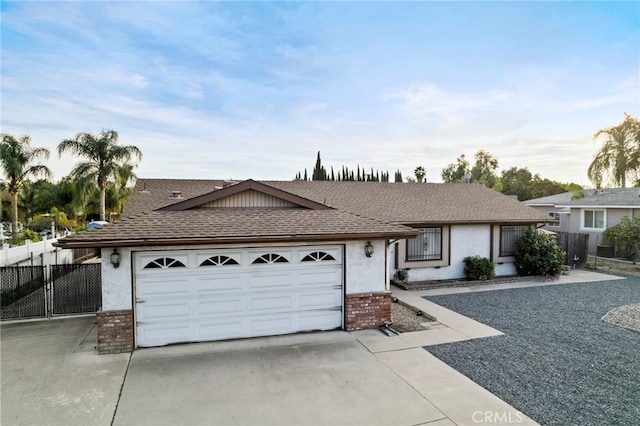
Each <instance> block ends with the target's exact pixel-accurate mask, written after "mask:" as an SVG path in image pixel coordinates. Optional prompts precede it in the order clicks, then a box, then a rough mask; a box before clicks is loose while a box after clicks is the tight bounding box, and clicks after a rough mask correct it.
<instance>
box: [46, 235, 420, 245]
mask: <svg viewBox="0 0 640 426" xmlns="http://www.w3.org/2000/svg"><path fill="white" fill-rule="evenodd" d="M416 235H418V232H416V231H409V230H407V231H389V232H369V233H350V234H318V235H266V236H261V237H256V236H253V235H252V236H238V237H219V238H147V239H128V240H125V239H118V240H115V239H114V240H102V241H89V240H84V241H64V240H58V241H57V242H56V243H54V245H55V246H56V247H60V248H66V249H74V248H103V247H105V248H108V247H141V246H170V245H203V244H236V243H237V244H244V243H247V244H248V243H283V242H317V241H340V240H375V239H391V238H412V237H415V236H416Z"/></svg>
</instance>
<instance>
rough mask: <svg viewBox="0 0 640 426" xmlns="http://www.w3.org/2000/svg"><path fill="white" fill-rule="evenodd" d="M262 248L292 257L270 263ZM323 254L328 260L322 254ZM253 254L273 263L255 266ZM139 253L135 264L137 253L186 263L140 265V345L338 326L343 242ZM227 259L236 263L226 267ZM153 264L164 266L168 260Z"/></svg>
mask: <svg viewBox="0 0 640 426" xmlns="http://www.w3.org/2000/svg"><path fill="white" fill-rule="evenodd" d="M264 253H267V254H268V253H276V254H278V255H284V257H285V258H286V259H288V260H289V263H284V262H279V263H278V262H275V261H274V259H276V258H275V257H274V256H271V255H270V256H267V257H264V255H263V254H264ZM326 253H328V254H329V255H331V257H332V258H333V260H326V259H327V256H326ZM308 254H311V255H310V256H309V255H308ZM178 255H180V256H178ZM258 255H259V256H263V258H264V259H263V260H265V262H266V261H274V263H264V262H263V263H259V264H252V263H251V261H252V259H254V258H257V257H256V256H258ZM136 256H137V257H136V262H137V263H138V264H140V263H141V262H142V261H141V260H140V259H141V258H142V260H144V261H148V260H149V259H151V258H153V259H165V258H179V259H181V260H183V263H184V264H185V265H187V266H185V267H179V268H178V267H175V268H170V267H167V268H165V269H161V268H154V269H152V270H147V269H137V273H136V277H135V283H136V320H137V322H138V323H137V344H138V346H160V345H165V344H169V343H178V342H195V341H210V340H221V339H233V338H245V337H255V336H269V335H277V334H287V333H295V332H299V331H309V330H332V329H336V328H340V327H341V326H342V320H343V316H342V315H343V314H342V306H343V275H342V274H343V269H342V265H341V263H342V249H341V248H340V247H336V246H332V247H327V246H321V247H319V248H316V247H314V246H309V247H299V248H291V249H288V250H285V251H283V250H282V249H281V248H275V249H271V248H265V249H248V250H235V251H234V252H230V251H224V250H198V251H195V250H194V251H191V252H190V251H188V250H185V251H182V252H180V251H177V252H176V251H173V252H154V253H142V254H138V255H136ZM225 256H227V257H225ZM228 258H233V260H234V261H235V262H237V264H231V265H229V264H228V263H229V262H230V260H228ZM305 258H306V260H304V261H303V260H302V259H305ZM163 262H164V263H163ZM203 262H204V263H205V264H204V265H203ZM225 262H226V263H225ZM156 263H160V264H162V265H168V264H169V263H168V261H166V260H162V261H158V262H156Z"/></svg>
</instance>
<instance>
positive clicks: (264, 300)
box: [249, 294, 293, 313]
mask: <svg viewBox="0 0 640 426" xmlns="http://www.w3.org/2000/svg"><path fill="white" fill-rule="evenodd" d="M292 302H293V296H292V295H288V294H283V295H271V296H270V295H264V296H251V297H249V311H250V312H252V313H257V312H264V311H266V312H268V311H282V310H283V309H284V310H289V309H290V308H291V305H292Z"/></svg>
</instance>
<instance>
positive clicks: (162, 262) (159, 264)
mask: <svg viewBox="0 0 640 426" xmlns="http://www.w3.org/2000/svg"><path fill="white" fill-rule="evenodd" d="M168 268H186V266H185V264H184V263H182V262H180V261H179V260H176V259H173V258H171V257H160V258H158V259H155V260H152V261H151V262H149V263H147V264H146V265H145V266H144V269H168Z"/></svg>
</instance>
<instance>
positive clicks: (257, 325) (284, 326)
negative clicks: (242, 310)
mask: <svg viewBox="0 0 640 426" xmlns="http://www.w3.org/2000/svg"><path fill="white" fill-rule="evenodd" d="M293 320H294V316H292V315H285V314H280V315H269V316H266V317H261V316H256V317H251V318H249V330H250V333H251V335H260V336H265V335H270V334H283V333H292V332H293V331H294V327H293Z"/></svg>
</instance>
